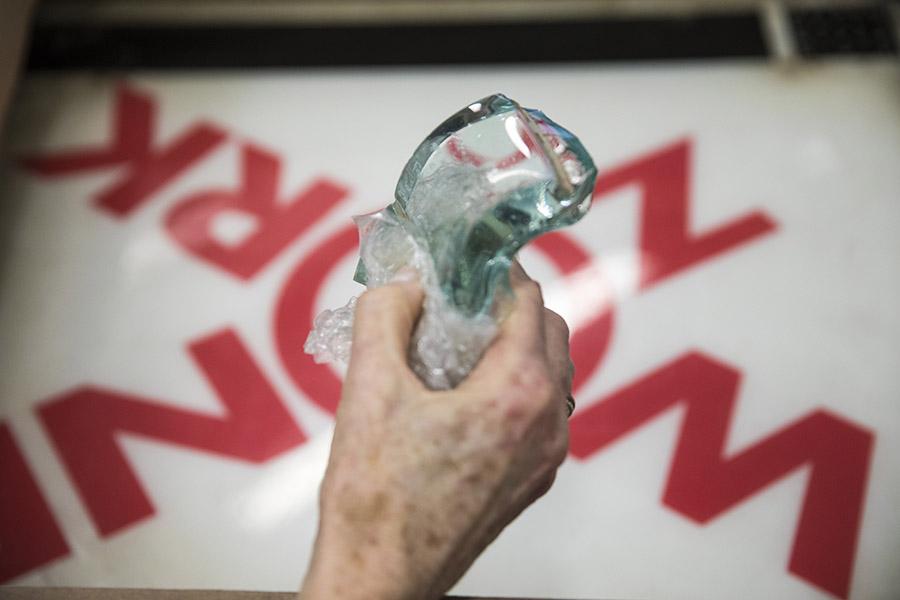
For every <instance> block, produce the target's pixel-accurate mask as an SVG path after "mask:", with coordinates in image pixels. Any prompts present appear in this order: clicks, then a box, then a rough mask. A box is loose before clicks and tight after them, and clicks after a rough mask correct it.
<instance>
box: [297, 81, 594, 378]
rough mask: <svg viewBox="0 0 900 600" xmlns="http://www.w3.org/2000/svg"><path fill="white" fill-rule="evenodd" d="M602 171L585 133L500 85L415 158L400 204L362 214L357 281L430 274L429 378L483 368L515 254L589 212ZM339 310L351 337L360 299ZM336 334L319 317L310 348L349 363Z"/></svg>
mask: <svg viewBox="0 0 900 600" xmlns="http://www.w3.org/2000/svg"><path fill="white" fill-rule="evenodd" d="M596 174H597V173H596V169H595V167H594V164H593V161H592V160H591V157H590V155H589V154H588V153H587V151H586V150H585V149H584V146H582V144H581V142H580V141H579V140H578V138H576V137H575V136H574V135H572V134H571V133H570V132H569V131H567V130H565V129H563V128H562V127H560V126H559V125H557V124H556V123H554V122H553V121H552V120H550V119H549V118H548V117H547V116H546V115H544V114H543V113H542V112H540V111H538V110H533V109H526V108H523V107H521V106H520V105H519V104H518V103H516V102H515V101H513V100H511V99H509V98H507V97H506V96H504V95H502V94H495V95H493V96H489V97H487V98H484V99H482V100H479V101H478V102H473V103H472V104H470V105H469V106H467V107H466V108H464V109H462V110H461V111H459V112H457V113H456V114H454V115H453V116H451V117H450V118H449V119H447V120H446V121H444V122H443V123H442V124H441V125H440V126H438V128H437V129H435V130H434V131H433V132H432V133H431V135H429V136H428V137H427V138H426V139H425V141H424V142H422V143H421V144H420V145H419V147H418V148H417V149H416V150H415V152H414V153H413V155H412V157H411V158H410V159H409V161H408V162H407V164H406V167H405V168H404V169H403V172H402V174H401V175H400V180H399V182H398V183H397V189H396V192H395V198H396V199H395V201H394V202H393V203H392V204H391V205H389V206H388V207H386V208H385V209H383V210H381V211H379V212H376V213H373V214H370V215H364V216H361V217H357V218H356V222H357V225H358V226H359V229H360V261H359V264H358V266H357V271H356V276H355V279H356V280H357V281H359V282H360V283H363V284H365V285H367V286H368V287H377V286H380V285H384V284H385V283H387V282H388V281H390V280H391V278H393V277H394V275H395V274H396V273H397V271H398V270H400V269H401V268H404V267H410V266H411V267H413V268H415V269H416V270H417V271H418V272H419V276H420V278H421V281H422V284H423V287H424V288H425V292H426V300H425V305H424V308H423V313H422V317H421V318H420V320H419V323H418V325H417V328H416V331H415V333H414V335H413V340H412V344H411V347H410V357H409V358H410V365H411V366H412V368H413V369H414V370H415V372H416V373H417V374H418V375H419V376H420V378H421V379H422V380H423V381H424V382H425V383H426V384H427V385H428V386H429V387H432V388H435V389H445V388H450V387H453V386H455V385H456V384H457V383H459V381H461V380H462V379H463V378H464V377H465V375H467V374H468V373H469V371H470V370H471V369H472V368H473V367H474V365H475V364H476V363H477V361H478V359H479V358H480V356H481V354H482V352H483V351H484V349H485V348H486V347H487V345H488V344H489V343H490V341H491V339H492V338H493V336H494V334H495V332H496V321H497V319H500V318H502V312H503V311H502V309H503V306H504V305H505V303H506V302H505V298H508V291H509V286H508V283H509V277H508V272H509V266H510V263H511V261H512V259H513V258H514V256H515V254H516V252H517V251H518V250H519V249H520V248H521V247H522V246H524V245H525V244H526V243H527V242H529V241H530V240H532V239H534V238H535V237H537V236H538V235H540V234H542V233H546V232H548V231H552V230H554V229H558V228H560V227H563V226H566V225H571V224H572V223H575V222H576V221H578V220H579V219H580V218H581V217H582V216H584V214H585V213H586V212H587V210H588V208H590V203H591V192H592V190H593V188H594V181H595V179H596ZM338 311H345V313H344V314H341V313H340V312H338ZM338 311H331V312H330V313H329V316H330V317H329V319H326V320H323V323H324V322H326V321H328V322H342V323H344V326H343V327H342V328H341V329H340V331H341V332H343V333H341V335H344V336H346V335H348V333H347V332H348V331H349V328H348V327H347V323H348V322H352V311H353V307H352V305H348V306H347V307H344V308H343V309H338ZM336 333H338V332H337V331H324V330H321V329H320V327H319V325H318V322H317V326H316V329H315V330H314V331H313V332H311V333H310V337H309V339H308V340H307V343H306V346H305V349H306V351H307V352H310V353H313V354H315V355H316V358H317V360H320V359H322V360H330V359H333V358H334V357H337V358H338V359H343V360H346V355H347V352H348V349H349V341H348V340H343V339H338V338H340V337H341V336H340V335H337V336H336V335H335V334H336Z"/></svg>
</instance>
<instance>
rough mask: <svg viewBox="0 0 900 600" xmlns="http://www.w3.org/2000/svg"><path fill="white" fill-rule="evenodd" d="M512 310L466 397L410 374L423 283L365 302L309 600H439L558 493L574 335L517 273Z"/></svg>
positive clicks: (371, 294) (306, 592)
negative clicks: (512, 527)
mask: <svg viewBox="0 0 900 600" xmlns="http://www.w3.org/2000/svg"><path fill="white" fill-rule="evenodd" d="M510 281H511V283H512V286H513V290H514V291H515V301H514V306H513V309H512V311H511V313H510V314H509V316H508V317H507V318H506V320H505V321H504V322H503V324H502V326H501V332H500V334H499V335H498V337H497V339H496V340H495V341H494V343H493V344H492V345H491V346H490V347H489V348H488V350H487V351H486V352H485V354H484V356H483V357H482V359H481V361H480V362H479V364H478V366H477V367H476V368H475V370H474V371H473V372H472V373H471V374H470V375H469V377H468V378H466V380H465V381H463V382H462V384H460V385H459V386H458V387H457V388H456V389H454V390H450V391H432V390H428V389H427V388H425V387H424V386H423V385H422V383H421V382H420V381H419V380H418V378H417V377H416V376H415V375H414V374H413V372H412V371H411V370H410V369H409V367H408V366H407V362H406V357H407V347H408V344H409V339H410V334H411V332H412V330H413V328H414V326H415V323H416V319H417V318H418V315H419V312H420V310H421V304H422V290H421V288H420V287H419V285H418V284H417V283H416V282H415V281H410V280H407V281H398V282H394V283H392V284H390V285H386V286H383V287H380V288H376V289H373V290H370V291H367V292H366V293H364V294H363V295H362V296H361V297H360V299H359V302H358V303H357V308H356V316H355V323H354V330H353V349H352V354H351V358H350V365H349V368H348V372H347V377H346V379H345V383H344V387H343V392H342V398H341V402H340V406H339V408H338V412H337V418H336V425H335V433H334V440H333V442H332V448H331V457H330V460H329V463H328V469H327V471H326V474H325V479H324V481H323V483H322V489H321V495H320V522H319V533H318V536H317V539H316V544H315V548H314V552H313V559H312V562H311V564H310V568H309V571H308V573H307V576H306V580H305V582H304V585H303V587H302V589H301V591H300V598H301V599H303V600H320V599H325V598H329V599H331V598H341V599H354V598H365V599H366V600H380V599H386V598H390V599H392V600H400V599H412V598H415V599H431V598H439V597H441V596H442V595H443V594H444V593H445V592H446V591H447V590H448V589H450V587H452V586H453V584H454V583H456V581H457V580H458V579H459V578H460V577H461V576H462V575H463V573H465V571H466V570H467V569H468V568H469V566H471V564H472V563H473V562H474V560H475V559H476V558H477V557H478V555H479V554H481V552H482V551H483V550H484V549H485V548H486V547H487V546H488V544H490V543H491V542H492V541H493V540H494V539H495V538H496V537H497V535H498V534H499V533H500V531H502V529H503V528H504V527H505V526H506V525H507V524H508V523H510V522H511V521H512V520H513V519H514V518H515V517H516V516H518V515H519V513H521V512H522V511H523V510H524V509H525V508H526V507H527V506H528V505H529V504H531V503H532V502H534V501H535V500H536V499H537V498H539V497H540V496H542V495H543V494H544V493H545V492H546V491H547V490H548V489H549V488H550V486H551V484H552V483H553V479H554V477H555V474H556V469H557V467H558V466H559V465H560V463H562V461H563V459H564V458H565V456H566V453H567V450H568V443H569V435H568V425H567V422H566V419H567V407H566V396H567V395H568V393H569V391H570V388H571V381H572V368H571V361H570V359H569V349H568V336H569V333H568V328H567V327H566V324H565V322H564V321H563V319H562V318H561V317H560V316H559V315H557V314H556V313H554V312H552V311H550V310H549V309H546V308H544V304H543V299H542V297H541V291H540V287H539V286H538V284H537V283H535V282H534V281H532V280H531V279H529V278H528V276H527V275H526V274H525V272H524V271H523V270H522V269H521V267H520V266H518V264H515V265H514V266H513V269H512V270H511V273H510Z"/></svg>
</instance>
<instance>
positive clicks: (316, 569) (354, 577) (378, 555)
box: [300, 522, 419, 600]
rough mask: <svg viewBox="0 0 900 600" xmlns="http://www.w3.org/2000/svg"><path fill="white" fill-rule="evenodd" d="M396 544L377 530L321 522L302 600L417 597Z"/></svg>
mask: <svg viewBox="0 0 900 600" xmlns="http://www.w3.org/2000/svg"><path fill="white" fill-rule="evenodd" d="M410 571H411V570H410V569H409V568H408V564H407V561H406V560H405V559H404V557H403V552H402V550H401V549H400V547H399V545H398V544H395V543H393V542H392V540H391V539H389V538H387V537H386V536H385V535H384V533H383V532H379V531H376V527H375V526H374V524H373V525H372V526H371V527H366V528H365V530H360V529H359V528H358V527H357V528H353V529H350V528H347V527H344V526H342V525H340V524H334V523H328V524H327V525H326V524H325V523H324V522H323V523H322V525H320V529H319V534H318V536H317V538H316V544H315V548H314V551H313V558H312V561H311V562H310V566H309V570H308V572H307V574H306V577H305V578H304V581H303V585H302V587H301V589H300V599H301V600H326V599H328V600H330V599H333V598H341V599H342V600H357V599H359V600H404V599H407V598H409V599H412V598H418V597H419V595H417V594H416V593H415V586H416V584H415V582H414V579H415V577H414V574H413V573H412V572H410Z"/></svg>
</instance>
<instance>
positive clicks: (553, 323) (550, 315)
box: [544, 308, 570, 339]
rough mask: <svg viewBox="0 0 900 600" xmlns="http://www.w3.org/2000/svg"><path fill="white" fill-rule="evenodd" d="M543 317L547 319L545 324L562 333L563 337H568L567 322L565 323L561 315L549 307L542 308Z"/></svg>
mask: <svg viewBox="0 0 900 600" xmlns="http://www.w3.org/2000/svg"><path fill="white" fill-rule="evenodd" d="M544 318H545V319H546V320H547V326H548V327H551V328H552V329H554V330H556V331H558V332H559V333H561V334H562V336H563V337H565V338H566V339H568V337H569V333H570V332H569V324H568V323H566V320H565V319H563V318H562V316H561V315H560V314H559V313H557V312H554V311H552V310H550V309H549V308H545V309H544Z"/></svg>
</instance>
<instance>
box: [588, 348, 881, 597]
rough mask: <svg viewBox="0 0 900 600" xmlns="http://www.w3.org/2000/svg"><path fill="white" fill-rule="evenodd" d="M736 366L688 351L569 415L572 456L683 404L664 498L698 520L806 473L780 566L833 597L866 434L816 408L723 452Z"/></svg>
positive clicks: (862, 484)
mask: <svg viewBox="0 0 900 600" xmlns="http://www.w3.org/2000/svg"><path fill="white" fill-rule="evenodd" d="M739 379H740V375H739V373H738V372H737V371H736V370H735V369H733V368H731V367H729V366H727V365H724V364H722V363H719V362H717V361H714V360H712V359H710V358H708V357H706V356H704V355H702V354H699V353H696V352H694V353H689V354H686V355H684V356H682V357H681V358H679V359H677V360H675V361H674V362H672V363H669V364H668V365H665V366H663V367H662V368H660V369H658V370H656V371H655V372H653V373H650V374H649V375H647V376H645V377H643V378H642V379H640V380H638V381H636V382H635V383H632V384H630V385H628V386H627V387H625V388H623V389H621V390H619V391H618V392H616V393H614V394H612V395H611V396H608V397H607V398H604V399H603V400H601V401H600V402H598V403H596V404H594V405H593V406H591V407H589V408H588V409H587V410H585V411H584V412H582V413H579V414H577V415H576V416H575V417H574V418H573V420H572V453H573V454H574V455H575V456H576V457H578V458H582V459H583V458H586V457H588V456H590V455H591V454H593V453H595V452H597V451H599V450H602V449H603V448H604V447H605V446H606V445H608V444H611V443H613V442H615V441H616V440H618V439H619V438H620V437H622V436H624V435H627V434H628V433H629V432H631V431H632V430H634V429H636V428H638V427H640V426H641V425H643V424H644V423H646V422H647V421H648V420H650V419H651V418H653V417H654V416H656V415H657V414H659V413H660V412H662V411H664V410H667V409H669V408H672V407H673V406H674V405H675V404H677V403H679V402H681V403H684V404H685V406H686V409H687V410H686V412H685V416H684V421H683V424H682V427H681V433H680V435H679V437H678V445H677V447H676V449H675V457H674V460H673V461H672V469H671V471H670V472H669V479H668V481H667V482H666V489H665V493H664V494H663V502H664V503H665V504H666V505H668V506H669V507H670V508H672V509H674V510H676V511H678V512H680V513H682V514H683V515H685V516H686V517H688V518H690V519H692V520H694V521H696V522H698V523H706V522H707V521H710V520H712V519H714V518H716V517H717V516H719V515H721V514H722V513H723V512H725V511H726V510H728V509H729V508H731V507H732V506H734V505H736V504H739V503H741V502H743V501H745V500H747V499H748V498H750V497H752V496H753V495H754V494H756V493H758V492H760V491H762V490H763V489H765V488H766V487H768V486H769V485H771V484H773V483H775V482H776V481H778V480H779V479H781V478H782V477H784V476H786V475H788V474H789V473H791V472H793V471H795V470H796V469H799V468H800V467H803V466H805V465H809V466H810V467H811V474H810V477H809V483H808V484H807V488H806V495H805V497H804V499H803V508H802V511H801V514H800V520H799V523H798V525H797V532H796V534H795V537H794V546H793V548H792V550H791V558H790V564H789V567H788V568H789V569H790V571H791V572H792V573H794V574H796V575H798V576H799V577H802V578H804V579H806V580H807V581H809V582H811V583H813V584H814V585H817V586H819V587H821V588H823V589H825V590H827V591H829V592H831V593H832V594H834V595H836V596H840V597H842V598H845V597H846V596H847V593H848V592H849V589H850V577H851V574H852V571H853V559H854V555H855V552H856V539H857V535H858V533H859V526H860V519H861V516H862V504H863V499H864V496H865V490H866V480H867V477H868V471H869V462H870V455H871V451H872V444H873V436H872V434H871V433H870V432H868V431H866V430H865V429H863V428H861V427H859V426H858V425H854V424H853V423H850V422H848V421H846V420H844V419H842V418H840V417H837V416H835V415H833V414H830V413H828V412H826V411H824V410H817V411H814V412H812V413H810V414H808V415H807V416H806V417H804V418H802V419H800V420H798V421H795V422H793V423H790V424H789V425H786V426H785V427H783V428H782V429H780V430H778V431H776V432H774V433H771V434H769V435H768V436H766V437H765V438H763V439H761V440H759V441H758V442H756V443H754V444H751V445H750V446H748V447H747V448H744V449H743V450H741V451H739V452H737V453H735V454H732V455H731V456H725V452H724V450H725V440H726V437H727V434H728V428H729V426H730V424H731V421H732V412H733V410H734V403H735V398H736V396H737V388H738V381H739Z"/></svg>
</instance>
